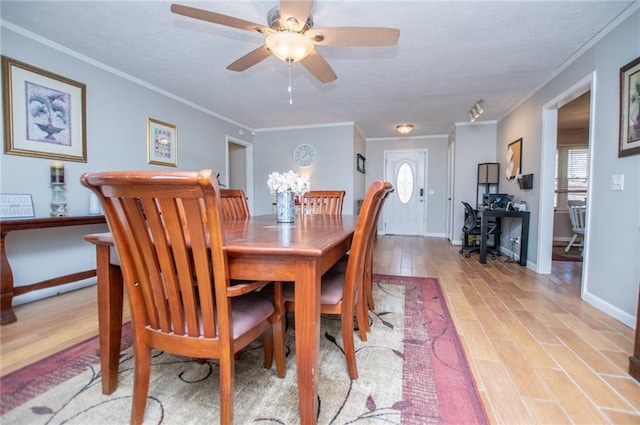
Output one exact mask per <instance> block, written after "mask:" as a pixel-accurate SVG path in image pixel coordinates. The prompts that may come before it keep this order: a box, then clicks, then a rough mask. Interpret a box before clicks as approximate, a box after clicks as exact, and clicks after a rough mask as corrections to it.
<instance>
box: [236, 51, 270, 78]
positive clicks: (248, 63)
mask: <svg viewBox="0 0 640 425" xmlns="http://www.w3.org/2000/svg"><path fill="white" fill-rule="evenodd" d="M270 55H271V50H269V49H268V48H267V46H261V47H258V48H257V49H255V50H253V51H252V52H249V53H247V54H246V55H244V56H243V57H241V58H240V59H238V60H237V61H235V62H234V63H232V64H231V65H229V66H228V67H227V69H228V70H230V71H237V72H241V71H244V70H245V69H247V68H251V67H252V66H253V65H255V64H257V63H258V62H260V61H263V60H265V59H266V58H268V57H269V56H270Z"/></svg>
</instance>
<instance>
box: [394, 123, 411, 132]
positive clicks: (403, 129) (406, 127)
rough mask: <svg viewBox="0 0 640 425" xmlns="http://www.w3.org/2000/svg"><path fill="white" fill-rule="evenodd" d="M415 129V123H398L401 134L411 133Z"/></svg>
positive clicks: (397, 129)
mask: <svg viewBox="0 0 640 425" xmlns="http://www.w3.org/2000/svg"><path fill="white" fill-rule="evenodd" d="M412 130H413V124H398V125H397V126H396V131H397V132H398V133H400V134H409V133H411V131H412Z"/></svg>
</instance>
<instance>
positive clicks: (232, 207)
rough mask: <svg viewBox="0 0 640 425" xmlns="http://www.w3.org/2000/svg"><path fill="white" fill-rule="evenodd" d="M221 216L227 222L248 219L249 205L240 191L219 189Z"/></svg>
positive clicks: (242, 191)
mask: <svg viewBox="0 0 640 425" xmlns="http://www.w3.org/2000/svg"><path fill="white" fill-rule="evenodd" d="M220 203H221V205H222V214H223V215H224V218H225V219H227V220H232V219H237V218H249V216H250V214H249V204H248V203H247V196H246V195H245V193H244V190H242V189H220Z"/></svg>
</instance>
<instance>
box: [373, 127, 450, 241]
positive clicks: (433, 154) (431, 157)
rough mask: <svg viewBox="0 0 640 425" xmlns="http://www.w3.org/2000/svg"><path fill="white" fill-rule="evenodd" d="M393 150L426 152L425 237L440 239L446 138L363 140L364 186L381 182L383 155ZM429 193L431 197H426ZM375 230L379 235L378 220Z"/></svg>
mask: <svg viewBox="0 0 640 425" xmlns="http://www.w3.org/2000/svg"><path fill="white" fill-rule="evenodd" d="M393 149H403V150H406V149H426V150H427V151H428V155H427V157H428V161H429V162H428V164H427V171H428V175H427V182H428V184H429V186H428V187H427V222H426V233H427V235H430V236H438V237H444V236H445V235H446V203H447V136H446V135H437V136H428V137H398V138H384V139H367V162H366V164H367V174H366V176H367V186H368V185H370V184H371V183H372V182H373V181H374V180H378V179H383V178H384V172H385V165H384V152H385V151H389V150H393ZM392 183H393V182H392ZM432 190H433V194H431V193H430V191H432ZM383 214H384V208H383ZM460 227H462V225H460ZM378 229H379V231H380V230H381V229H382V219H381V220H380V221H379V222H378Z"/></svg>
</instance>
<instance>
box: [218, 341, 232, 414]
mask: <svg viewBox="0 0 640 425" xmlns="http://www.w3.org/2000/svg"><path fill="white" fill-rule="evenodd" d="M234 375H235V361H234V359H233V353H232V352H231V350H230V349H227V352H226V353H220V423H221V424H232V423H233V379H234Z"/></svg>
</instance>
